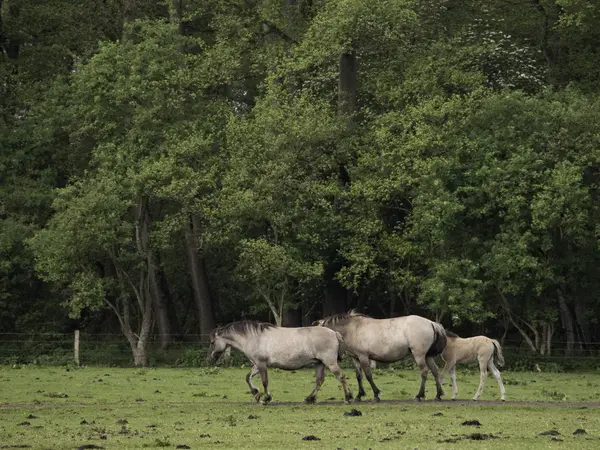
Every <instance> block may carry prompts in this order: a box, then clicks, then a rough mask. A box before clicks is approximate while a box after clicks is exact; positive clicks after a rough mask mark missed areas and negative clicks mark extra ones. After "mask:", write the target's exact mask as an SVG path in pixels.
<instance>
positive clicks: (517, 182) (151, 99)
mask: <svg viewBox="0 0 600 450" xmlns="http://www.w3.org/2000/svg"><path fill="white" fill-rule="evenodd" d="M79 3H81V5H79V4H78V3H77V2H76V4H75V5H74V4H73V2H66V1H64V0H52V1H46V2H41V1H40V2H32V1H27V2H25V1H21V0H2V1H0V149H1V153H0V177H1V179H2V183H1V184H0V195H1V200H0V223H1V227H0V255H1V260H0V280H1V282H0V327H1V329H2V330H5V331H26V330H31V329H39V326H40V325H39V324H40V320H41V319H40V317H44V327H46V328H47V329H48V330H49V331H54V330H64V329H66V328H68V327H69V326H72V325H73V323H72V322H70V321H69V320H72V319H69V315H70V316H71V317H72V318H73V319H75V320H80V319H81V318H82V317H85V318H86V321H85V322H80V323H79V324H78V325H79V326H89V327H92V326H93V327H95V329H102V327H105V328H107V329H108V328H110V329H120V330H121V332H122V333H123V334H124V335H125V336H126V337H127V339H128V341H129V343H130V345H131V349H132V354H133V356H134V363H135V364H137V365H146V364H147V363H148V355H147V345H148V340H149V339H150V336H151V335H153V334H157V335H158V336H159V337H160V342H161V345H162V346H163V347H167V346H168V345H170V343H171V342H172V340H173V339H174V338H175V337H176V336H177V335H178V334H183V333H189V332H198V333H200V334H201V335H202V336H203V339H206V336H207V334H208V333H209V332H210V330H211V329H212V328H213V327H214V326H215V324H217V323H219V322H224V321H228V320H232V319H238V318H240V317H248V316H254V317H260V318H262V319H264V320H272V321H274V322H277V323H279V324H284V325H296V326H299V325H302V324H308V323H310V322H311V321H312V320H314V319H315V318H318V317H320V316H321V315H323V314H330V313H334V312H341V311H344V310H347V309H350V308H357V309H358V310H360V311H362V312H368V313H369V314H372V315H374V316H390V315H400V314H408V313H419V314H422V315H425V316H429V317H431V318H437V319H438V320H441V321H442V322H444V323H445V324H446V325H449V326H450V325H451V326H456V327H463V328H464V329H465V331H466V332H469V331H474V330H480V329H482V328H488V329H490V330H494V332H503V331H504V332H510V333H513V335H514V336H518V337H520V338H521V339H522V340H523V342H524V343H525V344H526V345H527V346H529V348H531V350H532V351H535V352H541V353H548V352H550V351H551V349H552V344H553V342H557V341H561V342H565V343H566V350H567V351H572V350H573V349H574V348H575V346H576V345H578V344H577V343H579V345H581V346H585V345H586V344H590V343H592V342H594V341H596V340H597V339H598V338H600V329H598V324H597V321H596V319H595V317H597V315H598V313H599V312H600V296H599V295H598V294H597V292H598V286H597V285H598V281H597V280H598V279H600V277H599V275H600V274H599V273H598V267H599V264H598V256H599V247H598V243H599V241H598V238H599V236H600V226H599V225H598V223H599V206H600V203H599V198H598V182H599V181H600V178H599V167H600V165H599V162H600V161H599V158H600V153H599V151H600V145H599V143H600V134H599V132H598V130H599V129H600V103H599V101H598V96H599V93H600V88H599V87H598V83H597V80H598V75H599V74H598V70H599V69H598V68H599V67H600V52H599V51H598V49H599V48H600V9H599V7H598V6H595V5H593V4H591V3H590V2H586V1H581V0H515V1H512V2H510V5H509V4H507V3H503V2H497V1H490V0H467V1H464V0H461V1H458V0H434V1H430V0H428V1H424V0H403V1H398V0H394V1H391V0H390V1H381V2H375V3H369V2H365V1H364V0H362V1H361V0H327V1H309V0H281V1H273V0H244V1H241V0H227V1H225V0H172V1H168V2H151V1H146V0H118V1H117V0H115V1H105V2H95V3H94V4H93V5H92V6H90V5H88V4H87V3H85V5H84V4H83V3H84V2H79ZM107 317H108V318H110V319H109V320H106V318H107ZM48 318H51V319H52V320H48ZM101 318H102V320H103V321H102V322H101V321H100V319H101Z"/></svg>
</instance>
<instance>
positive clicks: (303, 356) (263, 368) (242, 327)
mask: <svg viewBox="0 0 600 450" xmlns="http://www.w3.org/2000/svg"><path fill="white" fill-rule="evenodd" d="M229 347H233V348H236V349H238V350H239V351H241V352H242V353H244V354H245V355H246V357H247V358H248V359H249V360H250V362H251V363H252V365H253V366H252V370H251V371H250V372H249V373H248V375H247V376H246V383H248V386H249V387H250V393H251V394H252V395H254V399H255V400H256V402H259V401H260V398H261V393H260V391H259V390H258V389H257V388H256V387H255V386H254V385H253V384H252V377H254V376H255V375H256V374H260V377H261V380H262V384H263V388H264V397H263V400H262V403H263V404H267V403H268V402H270V401H271V399H272V396H271V393H270V392H269V378H268V374H267V368H268V367H276V368H279V369H283V370H297V369H300V368H303V367H306V366H308V365H310V364H315V365H316V366H315V367H316V381H315V388H314V389H313V391H312V392H311V393H310V394H309V395H308V397H306V399H305V400H304V402H305V403H315V401H316V397H317V392H318V391H319V388H320V387H321V385H322V384H323V381H324V379H325V366H327V367H328V368H329V370H330V371H331V372H332V373H333V374H334V375H335V376H336V378H337V379H338V380H339V382H340V383H341V384H342V388H343V390H344V398H345V400H346V402H348V403H350V401H351V400H352V393H351V392H350V390H349V389H348V383H347V381H346V377H345V376H344V373H343V371H342V369H341V368H340V366H339V365H338V361H341V360H342V355H343V351H344V339H343V338H342V336H341V335H340V334H339V333H336V332H335V331H332V330H329V329H325V328H321V327H303V328H287V327H278V326H275V325H273V324H270V323H266V322H257V321H251V320H241V321H238V322H232V323H230V324H227V325H224V326H221V327H218V328H216V329H214V330H213V331H212V332H211V333H210V349H209V356H208V357H207V362H208V363H209V364H214V363H216V362H217V360H218V359H219V358H220V356H221V355H222V354H223V352H225V351H226V350H227V349H228V348H229Z"/></svg>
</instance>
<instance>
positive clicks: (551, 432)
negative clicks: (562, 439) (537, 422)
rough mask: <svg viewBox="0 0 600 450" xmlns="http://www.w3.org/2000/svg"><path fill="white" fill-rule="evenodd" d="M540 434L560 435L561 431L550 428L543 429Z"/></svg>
mask: <svg viewBox="0 0 600 450" xmlns="http://www.w3.org/2000/svg"><path fill="white" fill-rule="evenodd" d="M539 436H560V433H559V432H558V430H548V431H542V432H541V433H540V434H538V437H539Z"/></svg>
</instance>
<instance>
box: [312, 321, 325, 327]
mask: <svg viewBox="0 0 600 450" xmlns="http://www.w3.org/2000/svg"><path fill="white" fill-rule="evenodd" d="M321 325H323V319H321V320H315V321H314V322H313V323H312V326H313V327H318V326H321Z"/></svg>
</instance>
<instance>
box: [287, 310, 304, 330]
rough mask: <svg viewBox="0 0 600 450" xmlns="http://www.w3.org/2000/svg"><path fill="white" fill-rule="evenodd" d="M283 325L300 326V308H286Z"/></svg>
mask: <svg viewBox="0 0 600 450" xmlns="http://www.w3.org/2000/svg"><path fill="white" fill-rule="evenodd" d="M283 326H284V327H301V326H302V309H301V308H300V307H297V308H288V309H287V310H286V311H285V313H284V315H283Z"/></svg>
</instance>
